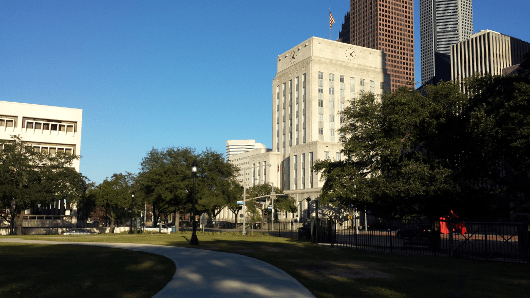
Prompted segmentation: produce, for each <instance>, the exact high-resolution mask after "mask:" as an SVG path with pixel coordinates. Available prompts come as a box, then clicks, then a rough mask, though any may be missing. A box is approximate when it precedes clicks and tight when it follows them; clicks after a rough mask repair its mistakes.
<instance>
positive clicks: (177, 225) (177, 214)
mask: <svg viewBox="0 0 530 298" xmlns="http://www.w3.org/2000/svg"><path fill="white" fill-rule="evenodd" d="M174 222H175V232H176V233H178V232H180V212H179V211H175V221H174Z"/></svg>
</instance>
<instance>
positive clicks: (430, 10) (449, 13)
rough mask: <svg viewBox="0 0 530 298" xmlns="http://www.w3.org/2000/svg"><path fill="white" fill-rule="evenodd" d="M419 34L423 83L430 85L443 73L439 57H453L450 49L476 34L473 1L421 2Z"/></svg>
mask: <svg viewBox="0 0 530 298" xmlns="http://www.w3.org/2000/svg"><path fill="white" fill-rule="evenodd" d="M420 32H421V37H420V40H421V41H420V42H421V83H422V84H428V82H430V81H431V82H432V79H433V78H434V77H435V76H438V77H440V74H439V73H437V70H442V69H443V68H442V67H436V62H437V59H436V53H442V54H446V55H450V52H451V45H453V44H456V43H458V42H460V41H464V40H466V39H468V38H469V37H470V36H471V35H472V34H473V7H472V0H420ZM442 76H443V75H442ZM435 80H436V79H435ZM438 80H439V79H438ZM444 81H445V80H444Z"/></svg>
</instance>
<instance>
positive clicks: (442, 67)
mask: <svg viewBox="0 0 530 298" xmlns="http://www.w3.org/2000/svg"><path fill="white" fill-rule="evenodd" d="M434 69H435V71H434V73H435V74H436V75H435V76H434V77H432V78H431V79H430V80H428V81H427V82H422V84H421V87H419V88H418V90H419V91H420V92H421V93H422V94H423V95H426V93H425V90H426V87H427V86H428V85H438V83H440V82H449V81H451V56H449V55H446V54H442V53H438V52H436V53H434Z"/></svg>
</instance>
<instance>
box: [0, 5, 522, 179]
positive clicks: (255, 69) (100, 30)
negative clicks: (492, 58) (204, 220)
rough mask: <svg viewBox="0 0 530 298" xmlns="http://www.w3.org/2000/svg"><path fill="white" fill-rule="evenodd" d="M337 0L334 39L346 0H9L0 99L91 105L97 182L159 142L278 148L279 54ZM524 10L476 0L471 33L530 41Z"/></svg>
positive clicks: (325, 26) (3, 9)
mask: <svg viewBox="0 0 530 298" xmlns="http://www.w3.org/2000/svg"><path fill="white" fill-rule="evenodd" d="M414 6H415V16H414V19H415V22H416V23H415V60H416V62H415V63H416V68H415V73H416V81H417V82H418V83H419V82H420V78H421V75H420V65H419V62H420V49H419V45H420V42H419V34H420V32H419V0H414ZM329 8H331V12H332V13H333V16H334V18H335V20H336V23H335V24H334V25H333V28H332V29H331V39H333V40H336V39H337V38H338V33H339V31H340V28H341V24H342V22H343V21H344V15H345V14H346V12H347V11H348V10H349V1H348V0H341V1H337V0H335V1H331V0H328V1H317V0H290V1H279V0H278V1H276V0H270V1H249V0H241V1H230V0H227V1H218V0H211V1H201V0H197V1H180V0H174V1H97V0H91V1H70V0H64V1H54V0H46V1H40V0H36V1H30V0H22V1H20V0H2V1H0V100H3V101H13V102H24V103H32V104H41V105H52V106H61V107H70V108H79V109H83V128H82V141H81V155H82V158H81V172H82V173H83V174H84V175H85V176H87V177H88V178H89V179H90V180H92V181H95V182H98V183H100V182H102V181H103V180H104V179H105V178H106V177H110V176H111V175H112V174H114V173H123V172H125V171H129V172H133V173H137V172H138V170H139V167H140V163H141V161H142V158H143V157H145V156H146V154H147V152H149V151H150V150H151V149H152V148H157V149H163V148H166V147H171V146H177V147H178V146H182V147H192V148H195V149H196V150H197V151H198V152H201V151H203V150H205V149H206V148H211V149H213V150H216V151H219V152H222V153H223V154H224V152H225V142H226V140H231V139H255V140H256V141H257V142H259V143H263V144H265V145H266V146H267V147H269V148H270V147H271V142H272V131H271V129H272V122H271V121H272V119H271V114H272V79H273V78H274V76H275V74H276V58H277V56H278V55H279V54H281V53H283V52H285V51H287V50H289V49H290V48H292V47H294V46H296V45H297V44H299V43H301V42H302V41H304V40H306V39H308V38H310V37H312V36H317V37H321V38H329V18H328V9H329ZM528 11H530V1H527V0H504V1H498V0H475V1H474V3H473V14H474V32H478V31H479V30H484V29H490V30H493V31H497V32H500V33H503V34H507V35H510V36H513V37H516V38H520V39H522V40H524V41H529V42H530V30H528V28H529V25H528V24H529V22H528V19H527V18H528V16H527V14H528ZM0 114H1V111H0Z"/></svg>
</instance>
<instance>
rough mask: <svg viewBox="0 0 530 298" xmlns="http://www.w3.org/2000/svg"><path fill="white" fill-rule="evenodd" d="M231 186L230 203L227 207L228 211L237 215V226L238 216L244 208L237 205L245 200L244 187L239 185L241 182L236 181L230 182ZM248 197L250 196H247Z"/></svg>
mask: <svg viewBox="0 0 530 298" xmlns="http://www.w3.org/2000/svg"><path fill="white" fill-rule="evenodd" d="M230 184H231V191H230V193H229V197H228V202H227V204H226V207H227V208H228V210H230V211H232V213H234V215H235V224H236V226H237V221H238V216H239V212H240V211H241V210H242V207H241V206H240V205H238V204H237V201H242V200H243V186H241V184H239V182H238V181H237V180H236V179H231V180H230ZM247 197H248V196H247ZM245 206H247V210H248V206H249V205H248V202H247V205H245Z"/></svg>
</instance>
